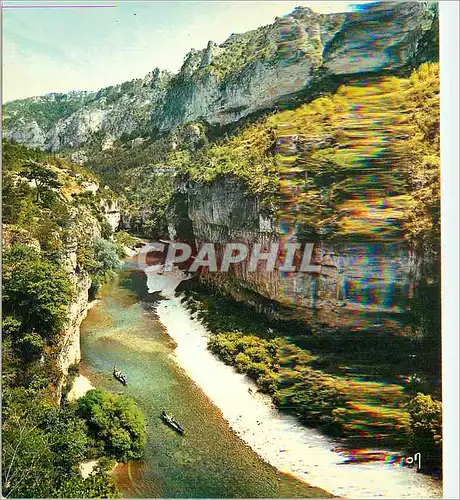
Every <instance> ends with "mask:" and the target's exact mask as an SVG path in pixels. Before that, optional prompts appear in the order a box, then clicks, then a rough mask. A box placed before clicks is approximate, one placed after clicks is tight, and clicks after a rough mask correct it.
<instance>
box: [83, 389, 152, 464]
mask: <svg viewBox="0 0 460 500" xmlns="http://www.w3.org/2000/svg"><path fill="white" fill-rule="evenodd" d="M78 414H79V415H80V416H81V417H82V418H84V419H85V420H86V422H87V424H88V428H89V430H90V431H91V432H92V435H93V439H94V445H95V447H96V449H97V450H98V451H99V452H102V451H104V450H105V453H106V454H108V455H109V456H111V457H113V458H115V459H116V460H119V461H122V462H126V461H128V460H129V459H131V458H140V457H141V456H142V455H143V452H144V447H145V441H146V432H145V423H144V417H143V415H142V413H141V412H140V410H139V409H138V408H137V406H136V403H135V401H134V400H133V399H131V398H127V397H124V396H115V395H112V394H109V393H108V392H106V391H103V390H100V389H92V390H90V391H88V392H87V393H86V394H85V395H84V396H83V397H81V398H80V399H79V400H78Z"/></svg>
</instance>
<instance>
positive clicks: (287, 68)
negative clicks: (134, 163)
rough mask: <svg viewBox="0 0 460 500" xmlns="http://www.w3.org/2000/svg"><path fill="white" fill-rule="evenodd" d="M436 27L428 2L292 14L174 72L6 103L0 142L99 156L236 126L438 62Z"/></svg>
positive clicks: (196, 54)
mask: <svg viewBox="0 0 460 500" xmlns="http://www.w3.org/2000/svg"><path fill="white" fill-rule="evenodd" d="M436 24H437V11H436V5H434V4H433V5H432V4H430V3H427V2H394V3H393V2H383V3H375V4H370V5H368V6H365V7H363V8H361V9H360V10H358V11H356V12H352V13H348V14H341V15H338V14H333V15H320V14H316V13H315V12H313V11H312V10H311V9H309V8H300V7H299V8H297V9H295V10H294V11H293V12H292V13H291V14H289V15H287V16H284V17H282V18H278V19H276V20H275V22H274V23H273V24H271V25H268V26H264V27H262V28H259V29H257V30H254V31H250V32H248V33H244V34H233V35H231V36H230V37H229V39H228V40H226V41H225V42H224V43H223V44H221V45H220V46H217V45H215V44H214V43H213V42H211V41H210V42H209V43H208V45H207V47H206V48H205V49H203V50H201V51H197V50H192V51H191V52H190V53H189V54H188V55H187V57H186V58H185V62H184V64H183V66H182V68H181V70H180V71H179V73H178V74H176V75H171V74H169V73H167V72H163V71H160V70H159V69H155V70H154V71H152V72H151V73H149V74H148V75H147V76H146V77H145V78H143V79H138V80H133V81H131V82H125V83H123V84H121V85H117V86H114V87H108V88H106V89H102V90H100V91H99V92H97V93H96V92H93V93H75V92H74V93H71V94H65V95H60V94H59V95H58V94H56V95H55V94H52V95H50V96H44V97H39V98H31V99H24V100H20V101H13V102H11V103H7V104H6V105H5V106H4V135H5V137H6V138H9V139H14V140H16V141H18V142H22V143H24V144H26V145H29V146H34V147H41V148H44V149H48V150H51V151H57V150H60V149H65V148H79V147H81V146H84V145H86V144H88V143H91V144H93V145H96V146H97V147H98V148H100V149H101V148H108V147H111V145H112V144H113V141H114V140H116V139H120V138H122V139H123V138H126V139H129V140H134V139H136V138H141V137H143V136H148V135H151V134H152V133H154V132H158V131H160V132H161V131H167V130H171V129H173V128H174V127H177V126H179V125H183V124H184V123H187V122H193V121H206V122H208V123H210V124H213V125H226V124H230V123H234V122H237V121H238V120H240V119H241V118H243V117H246V116H248V115H251V114H254V113H257V112H259V111H261V110H265V109H267V108H271V107H273V106H276V105H277V104H279V103H284V102H286V101H289V100H292V99H295V98H297V97H298V96H299V95H300V96H301V98H302V99H303V100H305V99H308V98H309V96H312V95H313V94H314V92H315V91H316V90H315V89H318V88H322V89H323V90H324V89H325V88H328V86H330V85H331V82H335V81H337V80H340V79H345V78H349V77H355V76H356V75H358V74H363V73H364V74H372V73H379V72H382V71H397V70H401V69H404V68H407V67H410V66H411V64H412V63H414V61H416V62H417V63H420V62H422V61H423V60H426V59H427V58H436V57H437V55H436V51H433V45H435V44H430V37H433V36H435V35H436V33H437V29H436V27H435V28H434V29H433V26H436ZM369 33H372V40H371V39H370V38H369ZM51 96H53V97H52V98H51ZM37 100H38V101H37ZM57 101H58V102H59V105H60V107H59V108H58V109H59V112H58V111H57V110H56V102H57ZM32 103H33V107H32V106H31V104H32ZM37 103H38V106H39V110H40V112H37V109H38V108H37ZM43 117H48V118H47V119H44V118H43ZM109 143H110V146H109Z"/></svg>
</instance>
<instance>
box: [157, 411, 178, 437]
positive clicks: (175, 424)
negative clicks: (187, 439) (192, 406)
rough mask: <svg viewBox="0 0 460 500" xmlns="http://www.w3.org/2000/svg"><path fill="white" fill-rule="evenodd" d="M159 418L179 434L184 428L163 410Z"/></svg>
mask: <svg viewBox="0 0 460 500" xmlns="http://www.w3.org/2000/svg"><path fill="white" fill-rule="evenodd" d="M161 418H162V420H163V421H164V422H166V423H167V424H168V425H169V426H171V427H172V428H173V429H174V430H176V431H177V432H178V433H179V434H183V433H184V429H183V428H182V426H181V425H180V423H179V422H178V421H177V420H175V419H174V418H173V417H172V415H168V414H167V413H166V411H165V410H163V411H162V412H161Z"/></svg>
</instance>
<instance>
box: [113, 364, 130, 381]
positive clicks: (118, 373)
mask: <svg viewBox="0 0 460 500" xmlns="http://www.w3.org/2000/svg"><path fill="white" fill-rule="evenodd" d="M113 376H114V377H115V378H116V379H117V380H118V382H121V383H122V384H123V385H127V384H128V379H127V378H126V376H125V375H123V373H121V371H120V370H117V368H116V367H115V366H114V367H113Z"/></svg>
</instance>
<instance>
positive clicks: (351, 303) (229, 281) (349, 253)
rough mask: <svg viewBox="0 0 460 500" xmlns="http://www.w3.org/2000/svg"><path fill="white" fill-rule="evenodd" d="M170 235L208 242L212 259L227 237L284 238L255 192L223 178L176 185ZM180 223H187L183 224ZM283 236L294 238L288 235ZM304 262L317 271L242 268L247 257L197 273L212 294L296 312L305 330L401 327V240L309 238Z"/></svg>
mask: <svg viewBox="0 0 460 500" xmlns="http://www.w3.org/2000/svg"><path fill="white" fill-rule="evenodd" d="M169 221H170V231H171V237H175V238H176V239H182V240H185V241H189V242H192V243H193V245H194V246H196V247H197V248H199V247H200V246H201V244H203V243H207V242H213V243H215V244H217V248H219V245H220V244H221V245H222V247H220V251H219V250H218V251H217V258H218V259H219V258H220V257H221V255H222V251H223V245H224V244H225V243H227V242H240V243H245V244H247V245H248V247H249V248H252V247H253V245H254V243H262V244H263V247H264V248H265V249H266V250H268V248H269V247H270V245H271V244H273V243H280V242H283V241H286V240H285V238H284V237H283V229H282V227H281V224H280V222H279V220H277V219H276V218H275V217H274V216H272V215H270V214H269V213H268V212H267V211H266V210H265V209H264V207H263V206H261V203H260V200H259V199H258V197H257V196H255V195H251V194H250V193H248V192H247V189H246V188H245V186H244V185H243V184H242V183H241V182H239V181H238V180H237V179H233V178H231V177H227V178H220V179H218V180H216V181H213V182H212V183H209V184H196V183H192V184H190V185H188V186H183V187H182V188H181V187H180V186H178V188H177V191H176V199H175V200H174V202H173V203H172V206H171V212H170V214H169ZM187 224H188V227H187V228H186V227H185V226H186V225H187ZM289 242H290V243H296V242H302V243H303V241H302V239H301V238H298V237H296V236H292V237H291V238H290V239H289ZM311 263H312V264H313V265H316V266H320V268H319V269H320V270H319V272H300V271H296V272H280V271H279V269H278V266H276V267H275V269H274V270H273V271H267V270H266V269H265V265H264V264H261V265H259V266H258V268H257V270H256V272H250V271H249V269H248V265H249V258H246V259H245V260H244V261H243V262H242V263H241V264H233V265H232V266H230V269H229V272H228V273H207V272H202V273H201V274H200V279H201V281H202V282H204V283H206V284H207V285H208V286H210V287H211V288H215V289H216V290H218V291H219V292H220V293H224V294H229V295H230V296H232V297H233V298H235V299H236V300H239V301H244V302H245V303H248V304H251V305H252V306H254V308H255V309H256V310H258V311H261V312H264V313H266V314H268V315H269V316H270V317H272V318H284V319H286V318H290V319H299V320H303V321H305V322H307V323H308V324H309V325H310V326H311V328H312V330H313V331H315V330H316V329H321V330H322V331H324V329H325V328H326V327H330V328H333V329H337V328H338V329H340V328H347V329H351V330H354V329H359V330H361V329H367V330H368V331H371V330H374V329H381V328H390V329H391V328H401V327H402V325H403V324H404V313H406V312H407V310H408V308H409V303H410V299H411V297H412V294H413V287H414V283H415V277H416V272H417V262H416V260H415V258H414V256H413V254H412V252H411V251H410V250H409V248H408V246H407V245H406V244H405V243H404V242H403V241H400V242H382V243H377V242H374V243H372V244H366V243H344V242H342V243H339V242H336V243H330V242H329V243H327V242H326V243H324V242H323V243H316V244H315V246H314V250H313V254H312V259H311Z"/></svg>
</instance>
